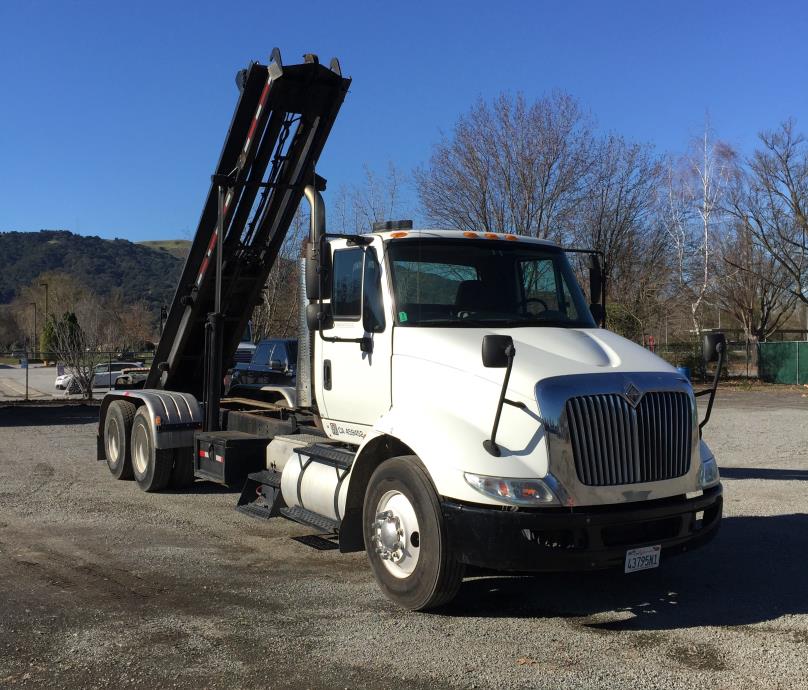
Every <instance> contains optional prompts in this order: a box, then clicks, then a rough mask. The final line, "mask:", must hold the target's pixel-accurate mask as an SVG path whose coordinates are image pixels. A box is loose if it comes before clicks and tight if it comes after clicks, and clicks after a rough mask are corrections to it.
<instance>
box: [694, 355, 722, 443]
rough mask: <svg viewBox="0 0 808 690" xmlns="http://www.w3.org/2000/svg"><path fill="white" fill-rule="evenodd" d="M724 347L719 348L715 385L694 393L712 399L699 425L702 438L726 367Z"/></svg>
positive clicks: (714, 378)
mask: <svg viewBox="0 0 808 690" xmlns="http://www.w3.org/2000/svg"><path fill="white" fill-rule="evenodd" d="M724 350H725V347H724V345H719V346H718V364H717V365H716V368H715V376H714V377H713V385H712V386H710V387H709V388H706V389H705V390H703V391H699V392H698V393H694V395H695V396H696V397H697V398H699V397H701V396H702V395H709V396H710V399H709V400H708V401H707V411H706V412H705V413H704V419H702V420H701V423H700V424H699V436H701V430H702V429H703V428H704V426H705V425H706V424H707V422H709V421H710V414H711V413H712V411H713V402H714V401H715V394H716V391H717V390H718V380H719V378H720V377H721V368H722V367H723V366H724Z"/></svg>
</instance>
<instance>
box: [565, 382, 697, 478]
mask: <svg viewBox="0 0 808 690" xmlns="http://www.w3.org/2000/svg"><path fill="white" fill-rule="evenodd" d="M566 411H567V423H568V425H569V429H570V439H571V441H572V452H573V456H574V458H575V470H576V472H577V473H578V479H579V481H581V482H582V483H583V484H586V485H588V486H614V485H618V484H638V483H641V482H655V481H660V480H662V479H672V478H674V477H681V476H682V475H683V474H686V473H687V471H688V470H689V469H690V449H691V433H692V416H691V410H690V398H689V397H688V395H687V394H686V393H680V392H652V393H646V394H645V395H643V397H642V399H641V400H640V402H639V404H638V405H637V407H636V408H634V407H632V406H631V404H630V403H629V402H628V401H627V400H626V399H625V398H623V396H621V395H618V394H613V393H612V394H601V395H587V396H580V397H575V398H570V399H569V400H567V405H566Z"/></svg>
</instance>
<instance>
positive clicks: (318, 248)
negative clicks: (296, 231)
mask: <svg viewBox="0 0 808 690" xmlns="http://www.w3.org/2000/svg"><path fill="white" fill-rule="evenodd" d="M304 256H305V257H306V297H308V298H309V300H311V301H316V300H323V299H328V298H329V297H331V247H329V246H328V242H326V241H325V238H324V237H323V238H322V239H321V240H320V242H319V244H316V245H315V244H312V243H310V242H306V247H305V249H304Z"/></svg>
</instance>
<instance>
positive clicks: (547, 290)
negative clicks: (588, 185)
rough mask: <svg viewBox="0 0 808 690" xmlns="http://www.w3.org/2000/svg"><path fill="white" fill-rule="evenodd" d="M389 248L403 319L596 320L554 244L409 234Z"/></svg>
mask: <svg viewBox="0 0 808 690" xmlns="http://www.w3.org/2000/svg"><path fill="white" fill-rule="evenodd" d="M387 251H388V256H389V260H390V265H391V266H392V279H393V291H394V294H395V299H396V317H397V322H398V324H399V325H401V326H459V327H466V326H467V327H474V326H562V327H568V328H594V327H595V323H594V321H593V320H592V315H591V314H590V312H589V307H588V306H587V304H586V301H585V300H584V296H583V294H582V293H581V290H580V288H579V287H578V283H577V282H576V281H575V278H574V277H573V275H572V270H571V269H570V266H569V263H568V262H567V258H566V255H565V254H564V253H563V252H562V251H561V250H560V249H557V248H554V247H550V246H542V245H536V244H528V243H526V242H525V243H522V242H520V243H517V242H513V243H511V242H504V241H495V240H484V241H474V240H447V239H425V240H424V239H413V240H395V241H392V242H390V243H389V244H388V250H387Z"/></svg>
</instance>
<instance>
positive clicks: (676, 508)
mask: <svg viewBox="0 0 808 690" xmlns="http://www.w3.org/2000/svg"><path fill="white" fill-rule="evenodd" d="M722 504H723V499H722V489H721V485H720V484H719V485H718V486H715V487H713V488H711V489H707V490H705V491H704V493H703V494H702V495H701V496H699V497H697V498H692V499H687V498H685V497H684V496H680V497H674V498H665V499H660V500H656V501H646V502H638V503H629V504H622V505H610V506H589V507H585V508H541V509H535V510H518V511H511V510H500V509H496V508H483V507H480V506H469V505H465V504H461V503H457V502H454V501H451V500H444V501H443V502H442V503H441V508H442V512H443V517H444V521H445V524H446V529H447V532H448V537H449V541H450V543H451V544H452V548H453V549H454V551H455V553H456V554H457V556H458V558H459V560H461V561H462V562H463V563H467V564H469V565H475V566H480V567H483V568H491V569H494V570H503V571H519V572H550V571H576V570H598V569H603V568H611V567H616V566H621V567H622V565H623V563H624V560H625V555H626V550H627V549H632V548H636V547H640V546H650V545H652V544H661V545H662V558H663V559H664V558H665V557H668V556H672V555H674V554H678V553H682V552H684V551H688V550H691V549H694V548H697V547H699V546H701V545H702V544H705V543H706V542H708V541H709V540H710V539H712V538H713V537H714V536H715V534H716V532H717V531H718V526H719V524H720V522H721V511H722ZM698 513H703V515H702V516H700V517H701V519H697V514H698Z"/></svg>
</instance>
